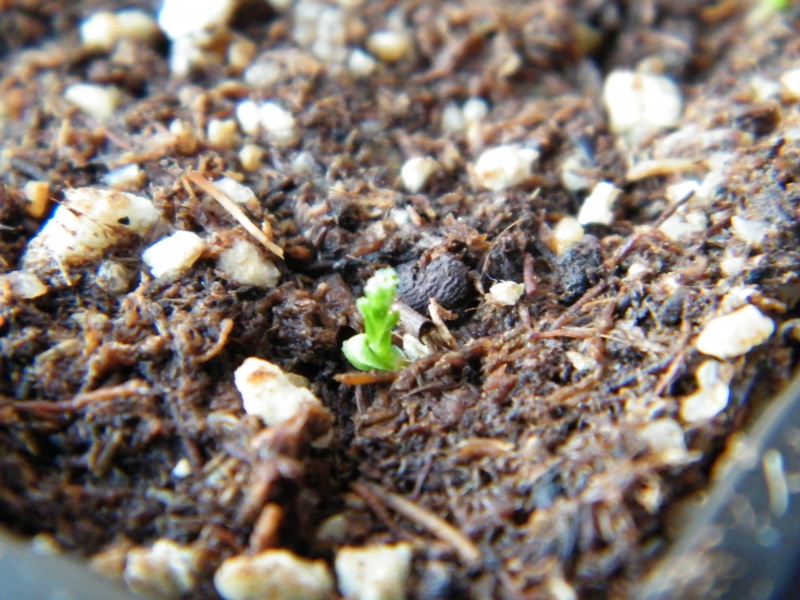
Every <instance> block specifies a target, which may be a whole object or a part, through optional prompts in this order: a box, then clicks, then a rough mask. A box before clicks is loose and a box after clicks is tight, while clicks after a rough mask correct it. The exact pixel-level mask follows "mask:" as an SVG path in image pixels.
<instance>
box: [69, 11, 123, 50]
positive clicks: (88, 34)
mask: <svg viewBox="0 0 800 600" xmlns="http://www.w3.org/2000/svg"><path fill="white" fill-rule="evenodd" d="M78 34H79V35H80V38H81V44H83V45H84V46H86V47H88V48H96V49H98V50H110V49H111V48H113V47H114V44H116V43H117V40H118V39H119V37H120V32H119V23H118V20H117V15H115V14H114V13H111V12H107V11H101V12H97V13H94V14H93V15H92V16H90V17H88V18H86V19H84V20H83V21H81V23H80V25H78Z"/></svg>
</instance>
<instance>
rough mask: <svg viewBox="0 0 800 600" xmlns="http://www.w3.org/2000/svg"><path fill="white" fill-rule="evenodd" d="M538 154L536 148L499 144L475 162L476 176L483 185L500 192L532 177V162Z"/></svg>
mask: <svg viewBox="0 0 800 600" xmlns="http://www.w3.org/2000/svg"><path fill="white" fill-rule="evenodd" d="M538 156H539V153H538V152H537V151H536V150H532V149H529V148H520V147H519V146H517V145H513V144H511V145H506V146H497V147H496V148H491V149H489V150H487V151H486V152H484V153H483V154H481V155H480V157H479V158H478V161H477V162H476V163H475V176H476V177H477V178H478V183H479V184H480V185H481V186H482V187H484V188H486V189H488V190H492V191H495V192H499V191H502V190H505V189H507V188H510V187H513V186H515V185H517V184H519V183H522V182H523V181H525V180H526V179H527V178H528V177H530V175H531V163H533V161H534V160H535V159H536V158H537V157H538Z"/></svg>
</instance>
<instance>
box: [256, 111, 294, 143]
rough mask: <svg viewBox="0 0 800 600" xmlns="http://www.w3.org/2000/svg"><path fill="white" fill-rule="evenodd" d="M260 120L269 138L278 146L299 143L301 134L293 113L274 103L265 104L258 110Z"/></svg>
mask: <svg viewBox="0 0 800 600" xmlns="http://www.w3.org/2000/svg"><path fill="white" fill-rule="evenodd" d="M258 118H259V121H260V122H261V126H262V127H263V128H264V131H266V132H267V138H268V139H269V140H270V141H271V142H272V143H274V144H276V145H278V146H291V145H293V144H295V143H296V142H297V141H298V138H299V134H298V131H297V127H296V122H295V119H294V117H293V116H292V113H290V112H289V111H288V110H284V109H283V108H281V107H280V106H279V105H277V104H275V103H274V102H265V103H264V104H262V105H261V107H260V108H259V109H258Z"/></svg>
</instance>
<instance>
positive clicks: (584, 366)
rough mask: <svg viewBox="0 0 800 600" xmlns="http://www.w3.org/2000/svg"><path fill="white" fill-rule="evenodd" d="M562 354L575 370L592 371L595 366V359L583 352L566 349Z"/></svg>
mask: <svg viewBox="0 0 800 600" xmlns="http://www.w3.org/2000/svg"><path fill="white" fill-rule="evenodd" d="M564 354H565V355H566V356H567V360H569V362H570V363H572V366H573V367H574V368H575V370H576V371H594V370H595V368H596V367H597V361H596V360H595V359H593V358H592V357H591V356H587V355H586V354H584V353H583V352H576V351H575V350H567V351H566V352H565V353H564Z"/></svg>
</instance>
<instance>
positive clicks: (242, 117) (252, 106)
mask: <svg viewBox="0 0 800 600" xmlns="http://www.w3.org/2000/svg"><path fill="white" fill-rule="evenodd" d="M236 120H237V121H239V127H241V128H242V131H244V132H245V133H246V134H248V135H258V131H259V128H260V127H261V119H260V117H259V116H258V104H256V103H255V102H253V101H252V100H242V101H241V102H239V104H237V105H236Z"/></svg>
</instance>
